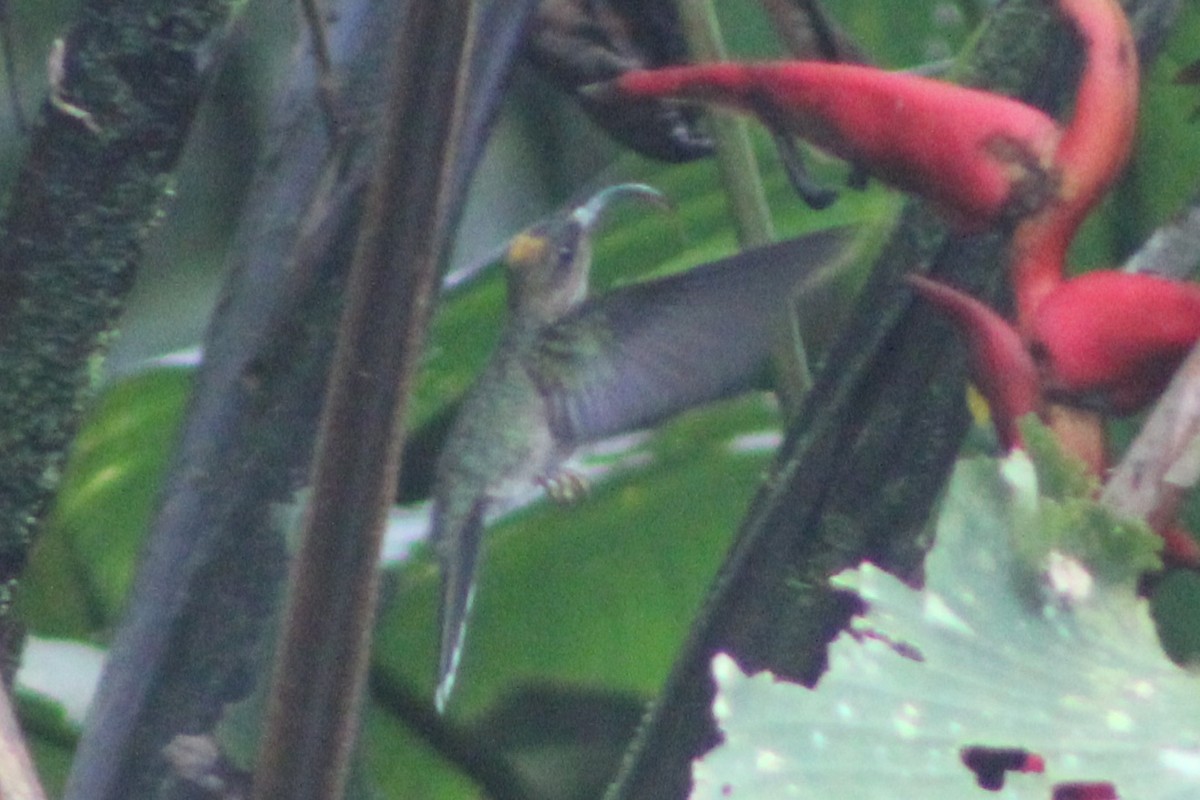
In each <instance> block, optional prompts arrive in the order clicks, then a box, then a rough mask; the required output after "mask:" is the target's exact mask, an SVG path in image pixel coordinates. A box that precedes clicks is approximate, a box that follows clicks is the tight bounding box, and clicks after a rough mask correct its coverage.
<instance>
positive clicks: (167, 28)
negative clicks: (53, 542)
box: [0, 0, 237, 607]
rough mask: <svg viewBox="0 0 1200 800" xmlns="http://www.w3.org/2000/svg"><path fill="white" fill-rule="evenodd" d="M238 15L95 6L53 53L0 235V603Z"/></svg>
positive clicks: (149, 2)
mask: <svg viewBox="0 0 1200 800" xmlns="http://www.w3.org/2000/svg"><path fill="white" fill-rule="evenodd" d="M236 5H237V3H236V2H235V0H194V1H193V2H179V1H178V0H140V1H139V2H124V3H114V2H101V0H93V1H92V2H89V3H87V4H86V5H85V6H84V7H83V9H82V10H81V12H80V16H79V22H78V24H77V25H76V26H75V27H74V28H73V29H72V30H71V32H70V34H69V35H68V36H67V37H66V39H65V41H64V43H63V48H62V51H61V54H62V59H61V68H62V71H61V81H60V82H59V83H58V85H57V86H56V87H55V93H56V95H55V100H56V102H53V103H52V102H47V103H45V104H44V106H43V109H42V113H41V117H40V119H39V121H38V123H37V125H36V127H35V128H34V131H33V133H32V137H31V141H30V147H29V153H28V156H27V158H26V161H25V164H24V166H23V168H22V169H21V171H20V174H19V176H18V178H17V181H16V184H15V185H14V186H13V187H12V189H11V191H10V194H9V199H8V205H7V208H6V211H5V214H4V217H3V220H2V222H0V592H2V593H0V601H7V600H8V598H9V596H10V594H11V591H12V589H13V587H14V585H15V583H16V581H17V579H18V578H19V576H20V574H21V570H22V568H23V567H24V565H25V561H26V554H27V553H28V550H29V547H30V544H31V541H32V539H33V534H34V532H35V531H36V529H37V526H38V524H39V522H40V521H41V519H42V517H43V516H44V514H45V512H46V509H47V507H48V506H49V503H50V500H51V498H52V497H53V494H54V491H55V489H56V487H57V486H58V482H59V476H60V474H61V471H62V466H63V462H64V460H65V458H66V453H67V449H68V447H69V446H70V443H71V439H72V437H73V435H74V433H75V431H76V428H77V426H78V421H79V414H80V409H81V407H82V405H83V403H84V401H85V400H86V398H87V397H88V395H89V392H90V390H91V387H92V385H93V383H94V375H95V371H96V367H97V365H98V364H99V362H100V359H102V358H103V355H104V351H105V346H106V343H107V342H108V340H109V339H110V338H111V336H112V335H113V332H114V329H115V325H116V323H117V318H118V315H119V313H120V311H121V309H122V306H123V303H124V299H125V296H126V294H127V293H128V291H129V289H130V287H131V285H132V283H133V278H134V274H135V272H136V267H137V264H138V260H139V258H140V255H141V245H142V242H143V240H144V239H145V236H146V233H147V231H148V230H149V229H150V228H151V227H152V226H153V225H154V224H155V221H156V220H157V219H158V218H159V216H160V215H161V213H162V210H163V205H164V203H165V201H166V198H167V196H168V190H169V186H170V180H171V177H170V176H171V170H172V169H173V168H174V167H175V164H176V162H177V161H178V158H179V153H180V151H181V150H182V148H183V144H184V141H185V140H186V137H187V133H188V130H189V128H190V126H191V122H192V119H193V118H194V116H195V113H196V109H197V106H198V105H199V102H200V98H201V96H202V95H203V93H204V86H205V83H206V80H207V78H208V74H209V72H210V71H211V70H210V66H211V64H212V62H213V55H214V50H215V49H216V48H217V47H218V46H219V40H220V38H221V32H222V30H223V29H224V26H225V23H226V22H227V21H228V19H229V17H230V15H231V13H232V12H233V10H234V7H235V6H236ZM52 77H53V76H52ZM0 607H2V605H0Z"/></svg>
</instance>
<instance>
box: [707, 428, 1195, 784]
mask: <svg viewBox="0 0 1200 800" xmlns="http://www.w3.org/2000/svg"><path fill="white" fill-rule="evenodd" d="M1073 526H1074V527H1073ZM1014 544H1016V545H1017V546H1015V547H1014ZM1153 547H1154V545H1153V536H1152V534H1150V533H1149V531H1148V530H1146V529H1145V528H1144V527H1143V526H1140V525H1136V524H1128V523H1118V522H1117V521H1116V520H1115V519H1114V518H1113V517H1112V515H1111V514H1109V513H1108V512H1105V511H1104V510H1103V509H1101V508H1100V507H1099V506H1097V505H1096V504H1094V503H1091V502H1090V501H1088V500H1086V499H1084V498H1080V497H1061V498H1060V499H1056V500H1050V499H1047V498H1045V497H1040V496H1039V495H1038V493H1037V477H1036V473H1035V471H1034V468H1033V465H1032V464H1031V463H1030V461H1029V459H1028V457H1027V456H1026V455H1025V454H1024V453H1023V452H1022V451H1016V452H1014V454H1013V455H1012V456H1010V457H1009V458H1008V459H1006V460H1005V461H1003V462H998V461H995V460H991V459H975V460H969V461H964V462H962V463H961V464H960V465H959V467H958V468H957V470H956V472H955V475H954V477H953V479H952V481H951V483H950V486H949V489H948V491H947V497H946V501H945V503H944V506H943V510H942V512H941V516H940V519H939V521H938V525H937V544H936V545H935V547H934V548H933V550H932V551H931V552H930V554H929V557H928V559H927V561H926V575H927V586H926V588H925V589H923V590H914V589H912V588H910V587H908V586H906V585H904V584H903V583H901V582H900V581H898V580H897V579H895V578H894V577H892V576H891V575H889V574H887V573H885V572H883V571H881V570H879V569H876V568H875V567H873V566H871V565H869V564H864V565H863V566H861V567H860V568H859V569H856V570H850V571H847V572H844V573H842V574H840V575H838V576H836V577H835V578H834V582H835V584H836V585H838V586H839V587H842V588H846V589H849V590H852V591H855V592H857V593H858V594H859V595H860V596H861V597H862V598H863V599H864V600H865V601H866V602H867V604H868V606H869V607H868V610H867V612H866V613H865V615H864V616H863V617H861V618H859V619H857V620H855V623H854V625H853V630H852V631H848V632H846V633H843V634H842V635H841V636H840V637H839V638H838V639H837V640H836V641H835V642H834V643H833V645H832V646H831V649H830V666H829V671H828V672H827V673H826V674H825V675H824V676H823V677H822V679H821V681H820V683H819V684H818V685H817V687H816V689H815V690H809V689H806V688H804V687H802V686H798V685H794V684H788V683H784V682H780V681H777V680H776V679H775V678H774V676H772V675H771V674H770V673H760V674H758V675H755V676H752V677H747V676H746V675H744V674H743V673H742V671H741V670H740V669H739V668H738V667H737V665H736V664H735V663H734V662H733V660H732V659H731V658H729V657H728V656H726V655H724V654H720V655H718V656H717V657H716V658H714V659H713V674H714V676H715V678H716V682H717V686H718V692H717V697H716V700H715V702H714V705H713V710H714V714H715V715H716V718H717V721H718V723H719V724H720V726H721V730H722V732H723V733H724V742H723V744H721V745H720V746H718V747H717V748H716V749H714V750H713V751H712V752H710V753H709V754H708V755H707V756H706V757H705V758H703V759H701V760H698V761H697V762H696V763H695V764H694V766H693V777H694V782H695V788H694V792H693V795H692V796H693V797H694V798H717V797H721V798H727V797H732V798H784V797H803V798H808V799H809V800H813V799H814V798H844V797H855V798H860V799H861V800H872V799H877V800H909V799H911V800H918V799H919V800H938V798H945V800H970V798H1005V799H1006V800H1026V799H1029V800H1034V799H1036V800H1055V799H1056V798H1067V797H1087V798H1110V797H1120V798H1126V800H1129V799H1130V798H1136V799H1137V800H1185V799H1186V798H1195V797H1200V680H1198V679H1197V676H1196V675H1195V674H1194V673H1192V672H1189V671H1187V670H1185V669H1182V668H1180V667H1179V666H1177V665H1176V664H1174V663H1172V662H1171V661H1170V660H1169V659H1168V658H1167V657H1166V655H1165V654H1164V653H1163V651H1162V647H1161V646H1160V644H1159V641H1158V637H1157V634H1156V632H1155V629H1154V625H1153V623H1152V622H1151V619H1150V616H1149V612H1148V608H1147V604H1146V602H1145V600H1143V599H1141V598H1139V597H1138V596H1137V595H1136V592H1135V585H1134V580H1133V577H1134V576H1135V575H1136V574H1137V573H1138V572H1140V571H1141V570H1144V569H1146V568H1147V564H1151V565H1152V564H1153V562H1154V559H1153Z"/></svg>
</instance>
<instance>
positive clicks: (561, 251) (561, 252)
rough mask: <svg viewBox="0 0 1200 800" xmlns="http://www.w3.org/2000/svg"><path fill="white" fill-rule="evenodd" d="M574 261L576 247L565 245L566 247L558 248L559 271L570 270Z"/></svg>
mask: <svg viewBox="0 0 1200 800" xmlns="http://www.w3.org/2000/svg"><path fill="white" fill-rule="evenodd" d="M574 259H575V246H574V245H569V244H564V245H560V246H559V248H558V264H557V265H556V266H557V267H558V269H559V270H565V269H568V268H569V267H570V266H571V262H572V261H573V260H574Z"/></svg>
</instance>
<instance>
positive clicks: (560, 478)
mask: <svg viewBox="0 0 1200 800" xmlns="http://www.w3.org/2000/svg"><path fill="white" fill-rule="evenodd" d="M537 483H538V485H539V486H541V487H542V488H543V489H545V490H546V494H547V495H548V496H549V497H550V499H551V500H553V501H554V502H556V503H560V504H563V505H566V504H568V503H577V502H579V501H580V500H582V499H584V498H585V497H587V496H588V489H589V487H588V483H587V480H586V479H584V477H583V476H582V475H580V474H579V473H578V472H572V471H571V470H569V469H564V470H559V471H558V472H556V473H555V474H553V475H544V476H542V477H540V478H538V479H537Z"/></svg>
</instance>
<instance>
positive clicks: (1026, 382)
mask: <svg viewBox="0 0 1200 800" xmlns="http://www.w3.org/2000/svg"><path fill="white" fill-rule="evenodd" d="M905 279H906V280H907V281H908V282H909V284H911V285H912V287H913V288H914V289H915V290H916V291H917V293H918V294H920V295H921V296H922V297H923V298H925V299H926V300H928V301H929V302H931V303H933V304H934V305H935V306H937V308H938V309H939V310H940V311H942V312H943V313H945V314H946V315H947V316H949V317H950V319H951V320H952V321H953V322H954V325H955V327H957V328H958V329H959V331H960V332H961V333H962V334H963V335H964V336H965V337H966V338H967V348H968V362H967V363H968V369H969V370H970V373H971V380H972V381H973V382H974V383H975V385H976V386H977V387H978V388H979V391H980V393H981V394H982V395H983V396H984V399H986V400H987V402H988V406H989V407H990V408H991V412H992V424H993V425H995V427H996V435H997V437H999V439H1000V444H1001V446H1002V447H1003V448H1004V449H1005V450H1006V451H1007V450H1011V449H1012V448H1013V447H1018V446H1020V445H1021V431H1020V428H1019V427H1018V425H1017V421H1018V420H1019V419H1020V418H1021V417H1023V416H1025V415H1026V414H1030V413H1033V412H1035V411H1039V410H1040V408H1041V392H1040V390H1039V388H1038V373H1037V367H1036V365H1035V364H1034V361H1033V358H1032V356H1030V355H1029V351H1027V350H1026V349H1025V346H1024V343H1023V342H1022V341H1021V337H1020V336H1019V335H1018V334H1017V332H1016V330H1015V329H1013V327H1012V326H1011V325H1009V324H1008V322H1007V321H1006V320H1005V319H1004V318H1003V317H1001V316H1000V315H999V314H997V313H996V312H995V311H993V310H992V309H990V308H988V307H987V306H986V305H984V304H983V303H981V302H979V301H978V300H976V299H975V298H974V297H971V296H970V295H967V294H964V293H963V292H960V291H959V290H957V289H954V288H952V287H950V286H947V285H945V284H944V283H938V282H937V281H933V280H930V279H928V278H925V277H923V276H921V275H913V274H910V275H907V276H905Z"/></svg>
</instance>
